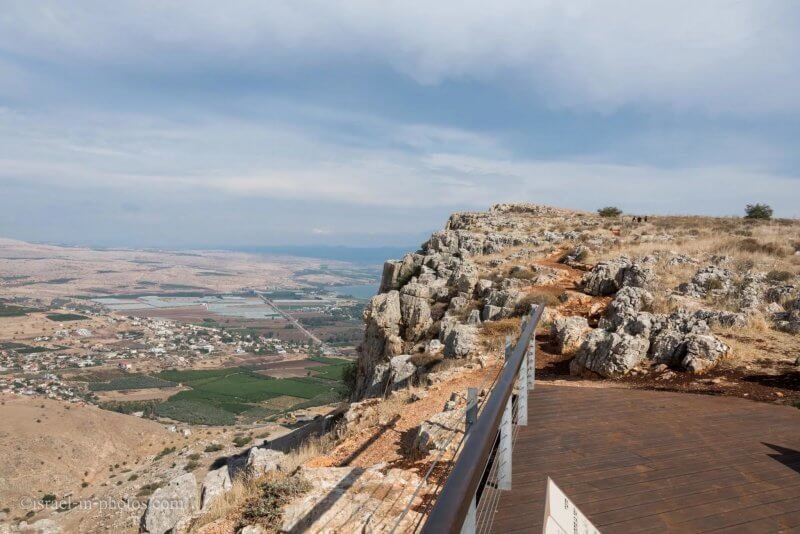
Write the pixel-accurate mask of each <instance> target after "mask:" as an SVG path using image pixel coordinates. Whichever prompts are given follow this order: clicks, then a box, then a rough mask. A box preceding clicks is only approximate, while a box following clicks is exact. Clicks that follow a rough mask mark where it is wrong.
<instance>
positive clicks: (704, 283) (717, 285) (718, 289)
mask: <svg viewBox="0 0 800 534" xmlns="http://www.w3.org/2000/svg"><path fill="white" fill-rule="evenodd" d="M732 276H733V275H732V274H731V272H730V271H729V270H727V269H725V268H723V267H719V266H718V265H708V266H706V267H703V268H702V269H700V270H699V271H697V272H696V273H695V274H694V276H693V277H692V279H691V280H690V281H689V282H687V283H685V284H681V285H680V286H678V291H679V292H681V293H683V294H684V295H688V296H691V297H696V298H703V297H705V296H706V295H707V294H708V293H712V294H723V295H724V294H727V293H729V292H730V290H731V287H732Z"/></svg>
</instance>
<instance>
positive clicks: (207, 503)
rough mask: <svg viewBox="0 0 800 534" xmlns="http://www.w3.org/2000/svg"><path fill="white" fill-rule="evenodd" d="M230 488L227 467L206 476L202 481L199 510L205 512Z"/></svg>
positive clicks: (229, 476)
mask: <svg viewBox="0 0 800 534" xmlns="http://www.w3.org/2000/svg"><path fill="white" fill-rule="evenodd" d="M231 487H232V482H231V475H230V472H229V471H228V466H227V465H226V466H223V467H220V468H219V469H215V470H213V471H209V472H208V473H207V474H206V478H205V479H204V480H203V493H202V504H201V510H203V511H206V510H208V509H209V508H210V507H211V504H212V503H213V502H214V500H216V499H217V498H218V497H220V496H221V495H223V494H224V493H225V492H227V491H228V490H230V489H231Z"/></svg>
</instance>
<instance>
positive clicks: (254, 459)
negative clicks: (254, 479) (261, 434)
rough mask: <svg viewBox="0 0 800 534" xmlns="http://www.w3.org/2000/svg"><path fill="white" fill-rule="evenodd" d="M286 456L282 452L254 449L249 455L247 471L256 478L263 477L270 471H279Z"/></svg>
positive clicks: (260, 448) (261, 448)
mask: <svg viewBox="0 0 800 534" xmlns="http://www.w3.org/2000/svg"><path fill="white" fill-rule="evenodd" d="M284 456H285V455H284V454H283V453H282V452H280V451H274V450H272V449H265V448H263V447H253V448H251V449H250V452H249V453H248V454H247V464H246V466H247V471H248V472H249V473H250V474H251V475H254V476H259V475H263V474H264V473H268V472H270V471H278V470H280V468H281V462H282V461H283V458H284Z"/></svg>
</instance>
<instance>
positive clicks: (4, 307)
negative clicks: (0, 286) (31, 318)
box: [0, 302, 39, 317]
mask: <svg viewBox="0 0 800 534" xmlns="http://www.w3.org/2000/svg"><path fill="white" fill-rule="evenodd" d="M35 311H39V310H36V309H34V308H25V307H22V306H12V305H9V304H5V303H4V302H0V317H22V316H23V315H28V314H29V313H32V312H35Z"/></svg>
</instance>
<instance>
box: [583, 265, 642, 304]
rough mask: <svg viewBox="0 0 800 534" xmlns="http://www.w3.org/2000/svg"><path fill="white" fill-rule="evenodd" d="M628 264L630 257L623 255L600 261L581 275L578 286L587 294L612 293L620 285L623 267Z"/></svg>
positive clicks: (623, 271)
mask: <svg viewBox="0 0 800 534" xmlns="http://www.w3.org/2000/svg"><path fill="white" fill-rule="evenodd" d="M630 265H631V261H630V259H628V258H627V257H625V256H620V257H619V258H616V259H613V260H608V261H601V262H600V263H598V264H597V265H595V266H594V267H592V270H591V271H589V272H588V273H586V274H585V275H584V276H583V278H582V279H581V282H580V287H581V289H582V290H583V291H584V293H587V294H589V295H595V296H598V295H613V294H614V293H616V292H617V291H619V289H620V288H621V287H622V283H623V279H624V276H625V269H627V268H628V267H630Z"/></svg>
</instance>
